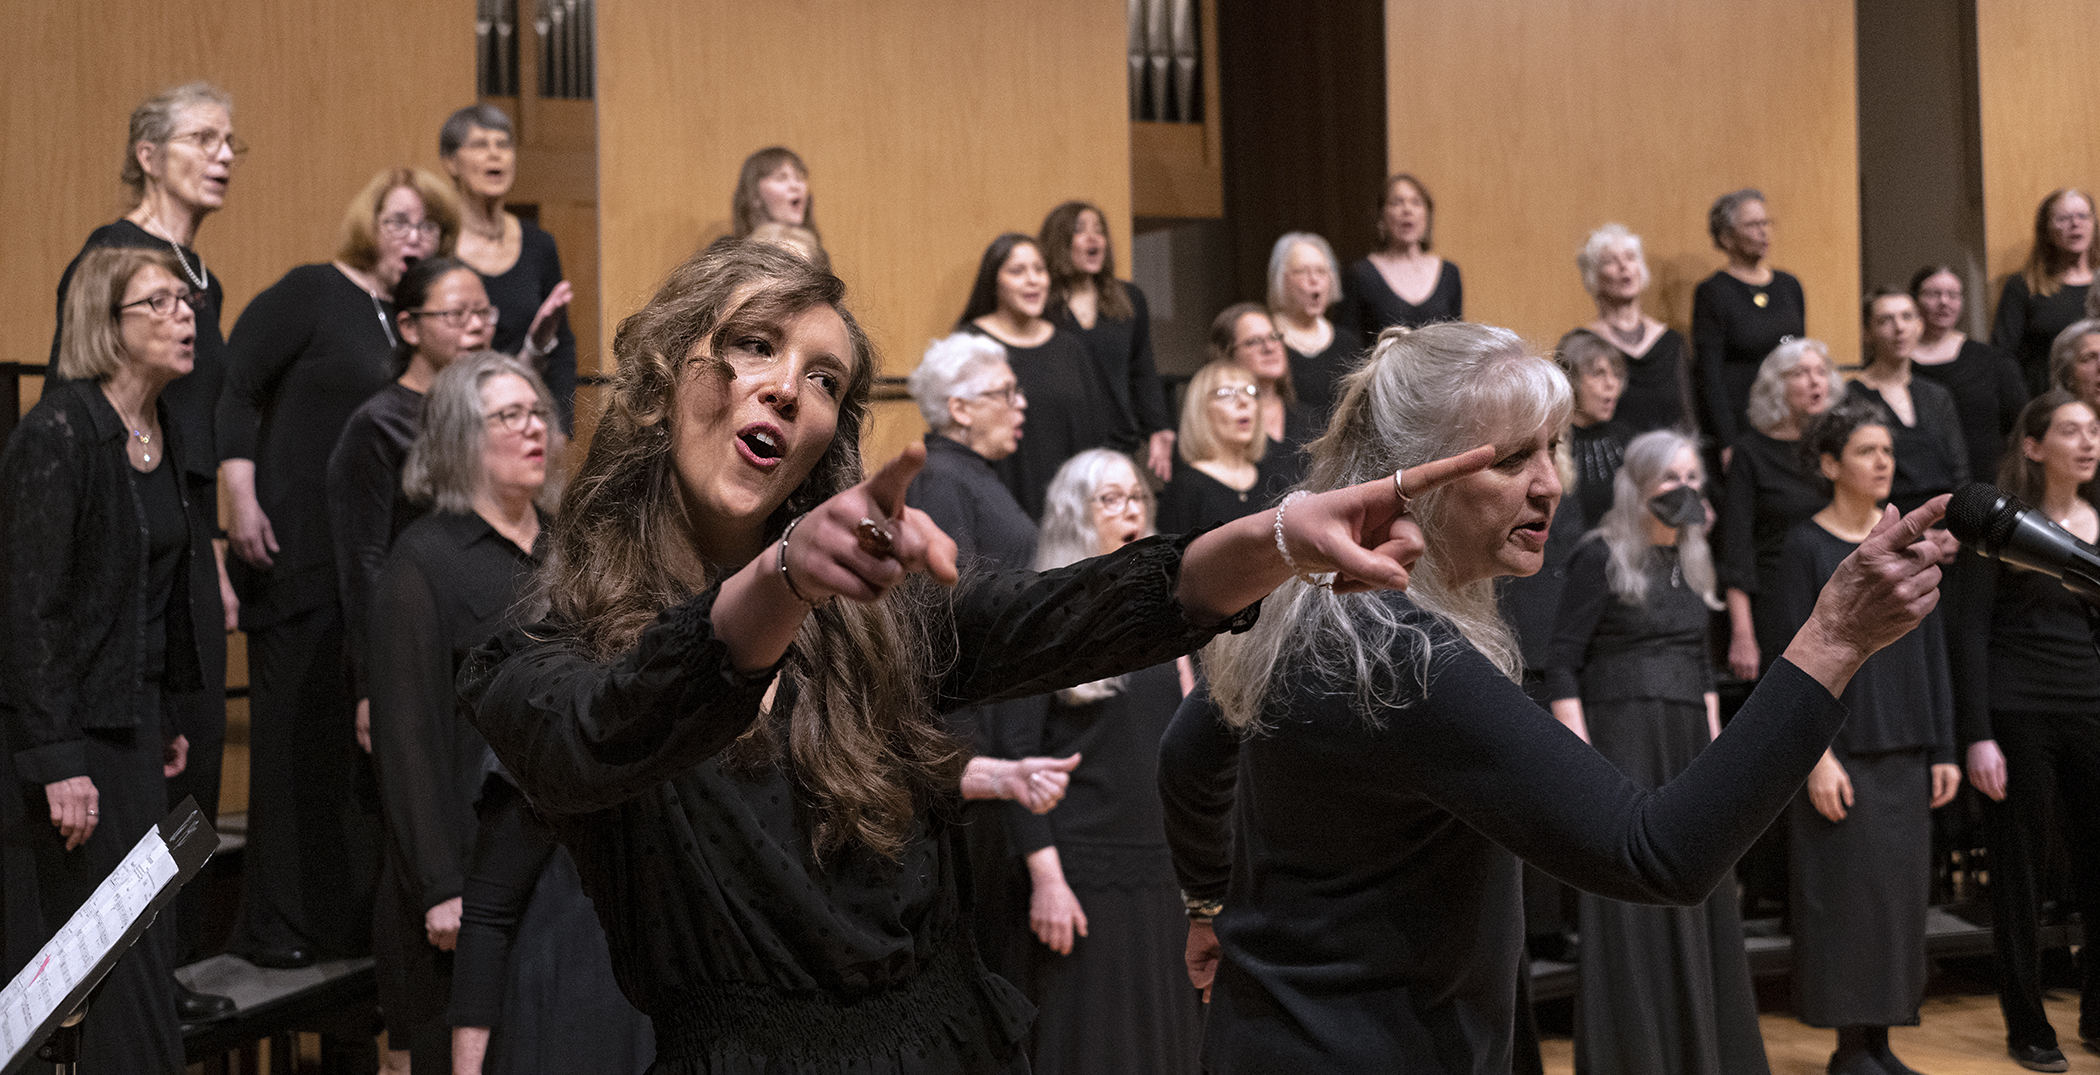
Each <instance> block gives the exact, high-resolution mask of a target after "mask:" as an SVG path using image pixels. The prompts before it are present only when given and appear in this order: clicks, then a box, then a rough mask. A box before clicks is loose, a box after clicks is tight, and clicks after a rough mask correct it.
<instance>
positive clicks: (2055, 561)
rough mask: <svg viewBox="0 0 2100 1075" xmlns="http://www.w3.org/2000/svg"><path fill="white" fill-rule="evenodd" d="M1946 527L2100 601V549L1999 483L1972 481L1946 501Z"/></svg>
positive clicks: (1993, 554) (1995, 555) (1997, 556)
mask: <svg viewBox="0 0 2100 1075" xmlns="http://www.w3.org/2000/svg"><path fill="white" fill-rule="evenodd" d="M1947 529H1948V530H1949V531H1951V532H1952V533H1953V534H1954V536H1955V537H1957V538H1959V539H1961V543H1962V544H1964V545H1967V546H1968V547H1970V548H1972V549H1974V550H1976V551H1977V552H1978V553H1980V554H1982V555H1984V556H1987V557H1989V558H1991V559H1993V560H1998V561H2001V562H2004V563H2008V564H2012V565H2013V566H2015V567H2024V568H2027V569H2029V570H2032V571H2039V572H2041V573H2042V574H2044V575H2048V576H2050V577H2051V578H2054V579H2056V580H2057V581H2059V582H2062V583H2063V584H2064V588H2065V589H2067V590H2069V591H2071V592H2072V593H2075V594H2077V595H2078V596H2080V597H2082V598H2084V599H2085V600H2086V601H2087V602H2088V603H2091V604H2095V605H2100V549H2096V548H2094V547H2093V546H2091V545H2088V544H2086V543H2085V542H2083V541H2080V540H2078V539H2077V538H2075V537H2072V536H2071V535H2070V534H2069V533H2067V532H2065V531H2064V529H2063V527H2060V526H2058V525H2056V524H2055V523H2053V522H2051V521H2050V520H2049V518H2048V516H2046V515H2043V514H2042V513H2041V512H2039V511H2036V510H2034V509H2033V508H2030V507H2028V506H2027V505H2025V504H2022V503H2021V502H2020V500H2019V498H2018V497H2014V496H2012V495H2010V494H2007V493H2006V492H2005V491H2003V490H2001V489H1999V488H1998V487H1997V486H1995V485H1988V484H1985V483H1983V482H1970V483H1969V484H1967V485H1964V486H1962V487H1961V488H1960V489H1957V490H1955V491H1954V499H1953V501H1952V502H1951V503H1949V504H1948V505H1947Z"/></svg>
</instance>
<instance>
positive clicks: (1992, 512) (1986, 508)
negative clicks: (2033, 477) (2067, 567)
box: [1947, 482, 2027, 556]
mask: <svg viewBox="0 0 2100 1075" xmlns="http://www.w3.org/2000/svg"><path fill="white" fill-rule="evenodd" d="M2025 510H2027V505H2025V504H2022V503H2020V501H2019V498H2017V497H2014V496H2011V495H2010V494H2008V493H2006V492H2005V491H2004V490H2002V489H2000V488H1998V487H1997V486H1995V485H1992V484H1990V483H1988V482H1970V483H1969V484H1967V485H1964V486H1962V487H1961V488H1959V489H1956V490H1955V491H1954V499H1953V500H1951V501H1949V502H1948V504H1947V530H1948V532H1949V533H1951V534H1953V535H1954V536H1955V537H1956V538H1957V539H1959V540H1960V541H1961V543H1962V544H1964V545H1967V546H1969V547H1970V548H1972V549H1975V550H1976V551H1978V552H1981V553H1983V554H1984V555H1986V556H1988V555H1991V554H1992V553H1994V552H1996V551H1997V549H1998V546H1999V545H2001V544H2003V543H2004V541H2005V538H2006V536H2007V535H2008V534H2010V533H2011V532H2012V528H2013V526H2014V525H2015V524H2017V523H2018V521H2019V517H2020V513H2021V512H2022V511H2025Z"/></svg>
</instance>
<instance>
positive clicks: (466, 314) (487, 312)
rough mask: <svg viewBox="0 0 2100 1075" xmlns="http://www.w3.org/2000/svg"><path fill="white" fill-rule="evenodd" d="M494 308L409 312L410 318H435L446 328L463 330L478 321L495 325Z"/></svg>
mask: <svg viewBox="0 0 2100 1075" xmlns="http://www.w3.org/2000/svg"><path fill="white" fill-rule="evenodd" d="M496 314H497V310H496V308H495V307H494V306H463V307H461V308H459V309H457V310H410V311H408V316H410V317H435V318H437V319H438V320H440V321H443V322H444V323H445V325H446V326H447V327H448V328H465V327H466V326H467V325H468V323H469V322H473V321H479V322H481V323H482V324H484V325H493V324H495V323H496Z"/></svg>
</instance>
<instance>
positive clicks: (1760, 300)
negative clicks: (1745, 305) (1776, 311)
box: [1750, 291, 1772, 310]
mask: <svg viewBox="0 0 2100 1075" xmlns="http://www.w3.org/2000/svg"><path fill="white" fill-rule="evenodd" d="M1750 301H1751V302H1752V303H1754V304H1755V305H1756V306H1757V308H1758V309H1760V310H1762V309H1764V308H1765V307H1766V306H1769V305H1771V303H1772V296H1770V295H1767V294H1765V293H1764V292H1762V291H1760V292H1758V293H1757V294H1755V295H1752V296H1750Z"/></svg>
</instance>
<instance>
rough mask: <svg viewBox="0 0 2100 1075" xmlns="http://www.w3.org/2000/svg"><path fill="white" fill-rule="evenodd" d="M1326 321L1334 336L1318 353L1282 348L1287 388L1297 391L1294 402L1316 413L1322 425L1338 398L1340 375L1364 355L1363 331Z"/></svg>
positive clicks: (1355, 364)
mask: <svg viewBox="0 0 2100 1075" xmlns="http://www.w3.org/2000/svg"><path fill="white" fill-rule="evenodd" d="M1329 323H1330V324H1331V325H1333V327H1334V338H1333V339H1331V340H1329V341H1327V346H1326V347H1325V348H1324V349H1322V350H1321V351H1320V352H1319V353H1318V354H1312V355H1308V354H1304V353H1303V352H1300V351H1299V350H1298V349H1297V348H1295V347H1292V346H1290V345H1289V344H1285V345H1284V348H1283V349H1284V353H1285V354H1287V355H1289V356H1290V362H1291V387H1292V388H1294V389H1296V390H1297V392H1298V402H1300V403H1303V404H1305V406H1306V407H1307V408H1309V409H1310V410H1311V411H1312V412H1313V413H1314V414H1315V415H1318V416H1319V419H1320V422H1321V423H1322V424H1325V422H1326V420H1327V416H1328V415H1330V414H1333V413H1334V403H1335V400H1337V399H1340V398H1341V392H1342V385H1341V381H1342V375H1343V374H1346V373H1348V372H1350V371H1351V370H1354V369H1355V368H1356V366H1357V363H1358V362H1360V361H1361V360H1362V359H1363V354H1364V335H1363V333H1361V332H1358V331H1357V330H1356V329H1355V327H1354V326H1345V325H1343V324H1342V323H1341V322H1340V321H1331V322H1329Z"/></svg>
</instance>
